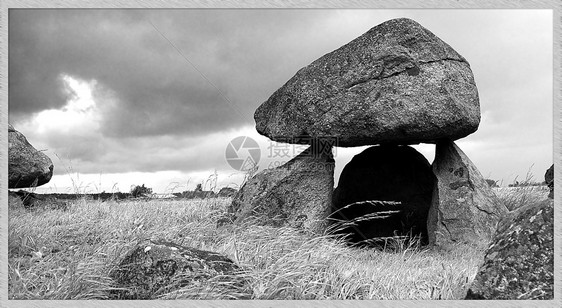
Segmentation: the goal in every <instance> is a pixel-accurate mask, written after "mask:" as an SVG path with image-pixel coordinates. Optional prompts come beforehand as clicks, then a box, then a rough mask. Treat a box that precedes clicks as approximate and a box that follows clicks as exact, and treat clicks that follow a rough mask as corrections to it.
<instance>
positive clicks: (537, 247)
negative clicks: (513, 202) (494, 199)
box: [466, 200, 554, 300]
mask: <svg viewBox="0 0 562 308" xmlns="http://www.w3.org/2000/svg"><path fill="white" fill-rule="evenodd" d="M553 298H554V202H553V201H552V200H545V201H543V202H542V203H540V204H529V205H527V206H525V208H522V209H519V210H517V211H516V215H515V217H514V219H513V220H512V221H511V223H506V224H502V226H501V227H500V228H499V229H498V232H497V234H496V235H495V237H494V240H493V242H492V244H491V245H490V247H489V248H488V250H487V251H486V255H485V257H484V264H483V265H482V266H481V267H480V269H479V271H478V274H477V275H476V278H475V279H474V282H473V283H472V285H471V287H470V289H469V290H468V294H467V296H466V299H493V300H496V299H553Z"/></svg>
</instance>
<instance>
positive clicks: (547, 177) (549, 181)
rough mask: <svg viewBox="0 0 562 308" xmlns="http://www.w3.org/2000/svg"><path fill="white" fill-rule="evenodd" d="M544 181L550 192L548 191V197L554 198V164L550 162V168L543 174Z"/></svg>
mask: <svg viewBox="0 0 562 308" xmlns="http://www.w3.org/2000/svg"><path fill="white" fill-rule="evenodd" d="M544 181H545V182H546V185H547V186H548V188H549V189H550V192H549V193H548V197H549V198H550V199H553V198H554V164H552V166H550V168H548V169H547V170H546V172H545V174H544Z"/></svg>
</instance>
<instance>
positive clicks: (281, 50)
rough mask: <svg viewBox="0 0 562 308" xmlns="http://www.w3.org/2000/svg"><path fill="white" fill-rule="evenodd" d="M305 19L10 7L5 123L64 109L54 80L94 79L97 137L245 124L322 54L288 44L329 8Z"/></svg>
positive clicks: (64, 96) (64, 95)
mask: <svg viewBox="0 0 562 308" xmlns="http://www.w3.org/2000/svg"><path fill="white" fill-rule="evenodd" d="M304 14H305V13H303V12H297V11H293V12H283V11H263V12H261V13H260V14H256V13H255V12H252V11H232V10H225V11H217V10H212V11H211V10H172V11H162V10H157V11H144V10H11V11H10V16H9V17H10V19H9V37H10V41H9V46H10V47H9V82H10V84H9V87H10V91H9V107H10V108H9V112H10V114H9V115H10V118H11V121H14V120H15V121H18V120H21V119H24V118H25V117H28V116H29V115H30V114H31V113H36V112H40V111H42V110H45V109H57V108H61V107H62V106H64V105H65V104H66V102H67V100H68V99H69V96H70V95H71V93H68V91H65V89H64V87H63V86H62V85H63V84H62V82H61V76H62V75H69V76H72V77H73V78H77V79H82V80H86V81H90V80H96V81H97V87H96V89H95V91H94V93H95V94H96V102H97V104H98V107H99V108H100V109H101V110H103V125H102V131H103V133H104V135H105V136H110V137H120V136H148V135H170V134H171V135H198V134H201V133H209V132H214V131H220V130H224V129H226V128H230V127H233V126H237V125H240V124H249V123H252V124H253V111H254V110H255V108H256V107H257V106H258V105H259V104H260V103H262V102H263V101H264V100H265V99H267V97H268V96H269V95H270V94H272V93H273V91H274V90H275V89H276V88H278V87H279V86H281V85H282V83H283V82H284V81H286V80H287V79H288V78H290V77H291V76H292V74H294V73H295V72H296V71H297V70H298V69H299V68H300V67H301V66H303V65H306V64H307V62H303V61H308V60H313V59H314V58H315V57H317V56H318V55H317V53H321V52H322V50H318V49H316V50H313V51H312V52H311V53H312V55H310V56H308V57H307V56H306V54H307V52H304V54H303V51H302V50H298V48H295V47H296V46H298V44H299V43H300V42H298V41H294V40H293V41H292V44H288V41H290V40H288V39H287V38H288V37H290V36H294V33H295V32H296V33H299V35H302V36H303V38H306V33H307V31H310V30H309V27H310V23H311V22H312V21H313V20H314V18H315V17H316V16H315V15H326V14H329V11H319V12H317V13H313V14H310V13H306V14H307V16H308V18H302V17H303V15H304ZM151 23H152V24H151ZM153 25H154V26H155V27H156V29H155V28H154V27H153ZM159 32H160V33H161V34H162V35H163V36H164V37H163V36H162V35H161V34H160V33H159ZM168 40H169V41H170V42H171V43H172V44H174V45H175V47H177V48H178V49H179V50H180V52H181V53H182V54H183V56H185V58H186V59H187V60H186V59H184V58H183V57H182V55H181V54H180V53H179V52H178V51H177V50H176V49H175V48H174V46H172V45H171V44H170V42H168ZM335 47H337V46H334V48H335ZM328 51H329V50H328ZM308 53H310V52H308ZM320 55H321V54H320ZM297 56H298V57H299V58H301V59H303V61H295V58H296V57H297ZM190 62H191V63H190ZM192 64H193V65H192Z"/></svg>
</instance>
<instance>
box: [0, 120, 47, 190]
mask: <svg viewBox="0 0 562 308" xmlns="http://www.w3.org/2000/svg"><path fill="white" fill-rule="evenodd" d="M52 176H53V162H52V161H51V159H50V158H49V157H47V155H45V154H43V153H42V152H39V151H37V150H36V149H35V148H34V147H33V146H32V145H31V144H29V142H28V141H27V139H26V138H25V136H24V135H23V134H22V133H20V132H18V131H17V130H15V129H14V128H13V127H12V125H10V124H8V188H25V187H35V186H40V185H43V184H46V183H48V182H49V181H50V180H51V177H52Z"/></svg>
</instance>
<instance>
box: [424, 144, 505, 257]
mask: <svg viewBox="0 0 562 308" xmlns="http://www.w3.org/2000/svg"><path fill="white" fill-rule="evenodd" d="M432 167H433V173H434V174H435V176H436V178H437V180H436V184H435V191H434V193H433V201H432V205H431V208H430V210H429V216H428V226H427V229H428V235H429V242H430V244H434V245H437V246H440V247H442V248H447V247H449V245H450V244H453V243H470V244H474V245H476V246H478V247H484V248H485V247H487V245H488V244H489V243H490V240H491V239H492V236H493V235H494V233H495V231H496V228H497V224H498V222H499V220H500V219H501V218H502V217H503V216H505V214H506V213H507V208H506V207H505V205H504V204H502V203H501V202H500V201H499V199H498V198H497V196H496V195H495V193H494V192H493V191H492V189H491V188H490V187H489V185H488V183H487V182H486V180H485V179H484V178H483V177H482V175H481V174H480V172H479V171H478V169H476V167H475V166H474V164H473V163H472V162H471V161H470V159H468V157H467V156H466V155H465V154H464V153H463V152H462V151H461V150H460V149H459V148H458V147H457V146H456V145H455V143H454V142H451V141H443V142H440V143H437V145H436V150H435V160H434V162H433V166H432Z"/></svg>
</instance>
